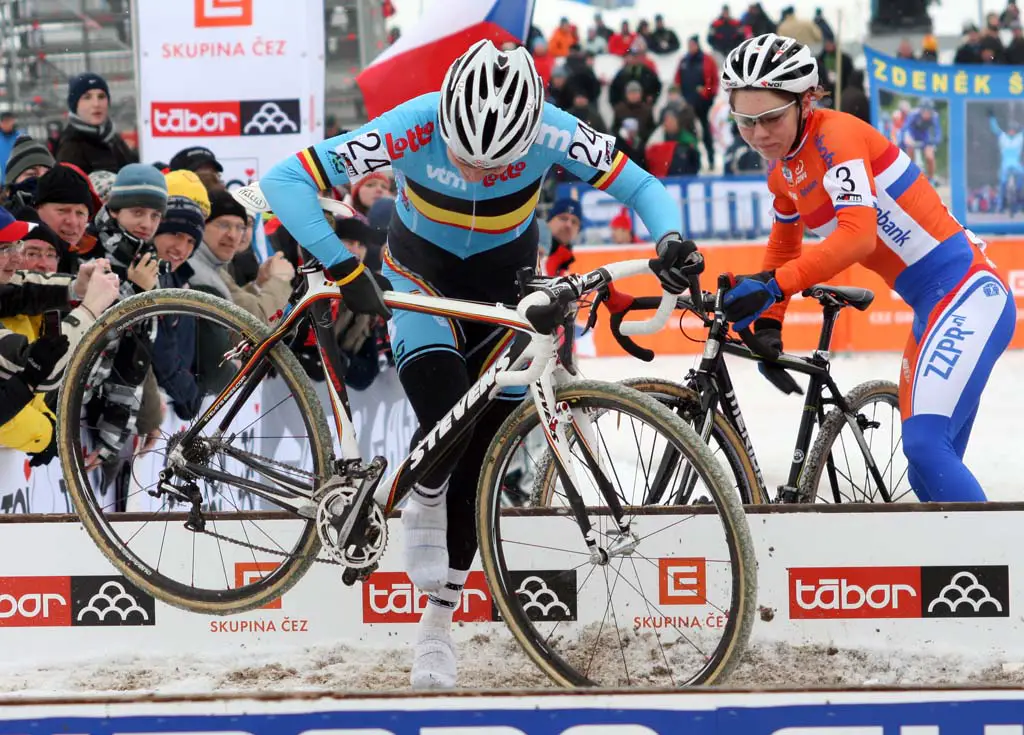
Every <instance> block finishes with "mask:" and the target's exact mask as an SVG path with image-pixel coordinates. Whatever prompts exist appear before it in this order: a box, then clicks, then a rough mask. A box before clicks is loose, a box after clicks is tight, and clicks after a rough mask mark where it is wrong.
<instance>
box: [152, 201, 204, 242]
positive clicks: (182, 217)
mask: <svg viewBox="0 0 1024 735" xmlns="http://www.w3.org/2000/svg"><path fill="white" fill-rule="evenodd" d="M205 227H206V217H204V216H203V210H202V209H200V207H199V204H198V203H196V202H195V201H193V200H192V199H189V198H188V197H183V196H173V197H171V198H169V199H168V200H167V211H166V212H165V213H164V218H163V219H162V220H160V226H159V227H157V230H156V234H157V235H163V234H164V233H168V232H170V233H176V232H184V233H185V234H186V235H191V236H192V239H193V240H195V241H196V245H198V244H199V243H201V242H202V241H203V230H204V228H205Z"/></svg>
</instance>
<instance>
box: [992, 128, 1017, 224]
mask: <svg viewBox="0 0 1024 735" xmlns="http://www.w3.org/2000/svg"><path fill="white" fill-rule="evenodd" d="M988 126H989V128H990V129H991V130H992V135H994V136H996V142H997V143H998V144H999V201H998V202H996V211H997V212H1002V211H1004V208H1005V210H1007V211H1009V213H1010V215H1011V216H1012V215H1013V214H1014V213H1015V212H1016V211H1017V203H1018V202H1019V201H1020V199H1021V196H1022V195H1024V192H1022V191H1021V187H1022V186H1024V166H1021V160H1020V157H1021V152H1022V151H1024V131H1021V129H1020V126H1019V125H1017V123H1016V122H1014V121H1013V120H1010V121H1009V122H1008V123H1007V124H1006V130H1003V129H1002V128H1000V127H999V121H998V120H996V114H995V113H994V112H993V111H992V110H989V111H988ZM1011 176H1016V177H1017V187H1016V193H1015V194H1014V196H1013V201H1010V202H1007V201H1006V184H1007V182H1009V180H1010V177H1011Z"/></svg>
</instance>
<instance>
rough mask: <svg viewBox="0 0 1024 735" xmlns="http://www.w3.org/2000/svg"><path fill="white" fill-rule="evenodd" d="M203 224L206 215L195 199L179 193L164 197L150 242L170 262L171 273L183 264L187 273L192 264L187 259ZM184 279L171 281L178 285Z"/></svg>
mask: <svg viewBox="0 0 1024 735" xmlns="http://www.w3.org/2000/svg"><path fill="white" fill-rule="evenodd" d="M205 228H206V216H205V215H204V214H203V210H202V208H201V207H200V206H199V203H198V202H196V201H195V200H194V199H192V198H190V197H187V196H182V195H180V194H176V195H174V196H170V197H168V198H167V210H166V211H165V212H164V218H163V220H162V221H161V222H160V226H159V227H158V228H157V230H156V237H154V238H153V244H154V245H155V246H156V252H157V255H158V256H159V257H160V260H162V261H164V262H166V263H168V264H169V265H170V269H171V272H172V273H176V272H177V271H178V270H179V269H180V268H183V267H184V268H186V269H188V275H191V273H192V267H191V266H190V265H188V263H187V261H188V259H189V258H191V257H192V253H193V251H194V250H195V249H196V246H197V245H198V244H199V243H201V242H202V241H203V230H204V229H205ZM187 280H188V278H187V277H186V278H184V279H183V280H181V283H180V284H175V285H177V286H179V287H180V286H181V285H183V284H184V283H185V282H186V281H187ZM165 285H169V284H165Z"/></svg>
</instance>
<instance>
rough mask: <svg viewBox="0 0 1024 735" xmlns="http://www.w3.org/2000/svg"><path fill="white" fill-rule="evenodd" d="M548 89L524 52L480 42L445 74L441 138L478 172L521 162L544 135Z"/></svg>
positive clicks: (456, 61)
mask: <svg viewBox="0 0 1024 735" xmlns="http://www.w3.org/2000/svg"><path fill="white" fill-rule="evenodd" d="M543 112H544V83H543V82H542V81H541V78H540V75H539V74H537V69H536V67H534V65H533V58H532V57H531V56H530V54H529V52H527V50H526V49H524V48H517V49H514V50H512V51H499V50H498V49H497V48H495V46H494V44H493V43H491V42H490V41H488V40H483V41H477V42H476V43H475V44H473V45H472V46H471V47H470V48H469V50H468V51H466V53H464V54H463V55H462V56H460V57H459V58H457V59H456V60H455V61H454V62H453V63H452V65H451V67H449V69H448V73H447V74H445V77H444V83H443V84H442V85H441V100H440V103H439V105H438V118H439V122H440V129H441V137H442V138H443V139H444V142H445V143H447V144H448V147H449V148H451V150H452V152H453V153H454V154H455V155H456V156H458V157H459V158H460V159H462V160H463V161H465V162H466V163H470V164H473V165H474V166H478V167H480V168H496V167H498V166H507V165H508V164H510V163H512V162H513V161H515V160H516V159H518V158H522V157H523V156H524V155H525V154H526V152H527V151H528V150H530V146H531V145H533V142H534V140H536V139H537V134H538V133H539V132H540V122H541V116H542V115H543Z"/></svg>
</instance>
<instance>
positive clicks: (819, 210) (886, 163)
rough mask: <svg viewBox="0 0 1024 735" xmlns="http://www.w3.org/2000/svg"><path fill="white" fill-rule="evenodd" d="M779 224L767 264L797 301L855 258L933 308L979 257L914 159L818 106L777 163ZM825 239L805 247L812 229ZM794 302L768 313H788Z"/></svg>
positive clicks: (913, 301) (774, 186)
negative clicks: (806, 235) (796, 295)
mask: <svg viewBox="0 0 1024 735" xmlns="http://www.w3.org/2000/svg"><path fill="white" fill-rule="evenodd" d="M768 188H769V190H770V191H771V193H772V195H773V196H774V202H775V223H774V224H773V226H772V231H771V236H770V237H769V240H768V249H767V251H766V253H765V260H764V268H765V269H766V270H771V269H774V270H775V278H776V280H777V281H778V283H779V287H780V288H781V289H782V293H783V294H784V295H785V297H786V298H787V299H788V298H789V297H790V296H792V295H793V294H794V293H798V292H800V291H801V290H803V289H805V288H807V287H808V286H812V285H814V284H815V283H820V282H823V281H827V280H829V279H830V278H832V277H834V276H836V275H837V274H839V273H840V272H842V271H843V270H845V269H846V268H848V267H849V266H851V265H853V264H854V263H860V264H862V265H864V266H866V267H867V268H870V269H871V270H873V271H875V272H876V273H878V274H879V275H880V276H882V278H883V279H885V282H886V283H888V284H889V286H890V287H891V288H893V289H895V290H896V292H897V293H899V295H900V296H901V297H902V298H903V300H904V301H906V302H907V303H908V304H909V305H910V306H911V307H913V308H914V309H915V311H918V312H919V313H921V311H922V310H923V312H924V313H925V314H927V313H928V311H929V310H930V308H931V304H933V303H934V298H935V296H936V294H937V292H938V291H942V292H943V294H944V293H945V291H948V289H950V288H952V287H953V286H954V285H955V284H956V283H958V282H959V281H960V279H961V278H962V277H963V276H964V274H965V273H966V272H967V270H968V269H969V268H970V267H971V265H972V264H974V263H976V262H985V259H984V256H983V255H982V254H981V251H980V250H979V248H978V247H977V244H979V243H978V241H977V240H976V239H975V238H974V237H973V236H972V235H971V234H970V233H969V232H967V231H966V230H965V229H964V228H963V226H962V225H961V224H960V223H959V222H957V220H956V218H954V217H953V215H951V214H950V213H949V211H948V210H947V209H946V207H945V205H944V204H943V203H942V200H941V199H940V198H939V195H938V193H937V192H936V191H935V189H934V188H933V187H932V185H931V184H930V183H929V182H928V180H927V178H926V177H925V176H924V175H922V173H921V170H920V169H919V168H918V167H917V166H916V165H915V164H914V162H913V161H912V160H910V158H909V157H908V156H907V155H906V154H905V153H904V152H903V151H901V150H900V149H899V148H898V147H897V146H896V145H894V144H893V143H892V142H890V141H889V140H888V139H887V138H886V137H885V136H884V135H882V134H881V133H880V132H878V131H877V130H876V129H875V128H873V127H871V126H870V125H868V124H867V123H865V122H863V121H861V120H859V119H857V118H855V117H853V116H852V115H848V114H846V113H844V112H836V111H834V110H815V111H814V113H813V114H812V115H811V116H810V118H809V119H808V121H807V125H806V130H805V134H804V138H803V140H802V142H801V144H800V147H799V148H798V149H797V151H796V152H795V153H793V154H792V155H790V156H789V157H788V158H786V159H785V160H783V161H777V162H773V163H772V164H771V166H770V167H769V169H768ZM804 228H807V229H809V230H812V231H813V232H815V233H816V234H818V235H819V236H820V237H822V238H823V240H822V242H820V243H819V244H817V245H816V246H814V247H812V248H808V249H806V250H804V249H803V247H802V244H803V230H804ZM784 312H785V304H781V305H778V306H776V307H774V308H773V309H771V310H769V312H768V313H767V314H766V316H770V317H773V318H777V319H781V318H782V315H783V314H784Z"/></svg>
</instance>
